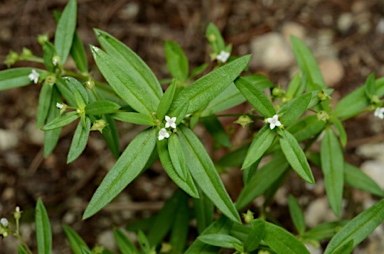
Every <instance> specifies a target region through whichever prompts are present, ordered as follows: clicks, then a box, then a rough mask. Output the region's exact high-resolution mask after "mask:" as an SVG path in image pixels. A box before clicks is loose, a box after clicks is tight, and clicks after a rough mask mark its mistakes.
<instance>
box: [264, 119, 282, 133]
mask: <svg viewBox="0 0 384 254" xmlns="http://www.w3.org/2000/svg"><path fill="white" fill-rule="evenodd" d="M267 121H268V123H269V124H270V125H269V127H270V128H271V130H273V129H274V128H275V127H276V126H281V123H280V121H279V117H278V116H277V115H274V116H273V117H271V118H268V119H267Z"/></svg>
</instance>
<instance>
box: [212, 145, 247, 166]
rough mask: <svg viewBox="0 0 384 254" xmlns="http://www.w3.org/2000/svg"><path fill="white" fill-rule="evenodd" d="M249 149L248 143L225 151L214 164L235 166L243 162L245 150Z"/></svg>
mask: <svg viewBox="0 0 384 254" xmlns="http://www.w3.org/2000/svg"><path fill="white" fill-rule="evenodd" d="M248 149H249V145H245V146H242V147H240V148H238V149H236V150H234V151H230V152H228V153H226V154H225V155H224V156H223V157H221V158H220V159H219V160H218V161H216V162H215V165H217V166H220V167H237V166H240V165H241V163H243V161H244V159H245V156H246V155H247V151H248Z"/></svg>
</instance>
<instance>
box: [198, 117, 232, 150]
mask: <svg viewBox="0 0 384 254" xmlns="http://www.w3.org/2000/svg"><path fill="white" fill-rule="evenodd" d="M200 119H201V122H202V123H203V124H204V126H205V128H206V129H207V131H208V132H209V134H211V136H212V138H213V140H214V141H215V142H216V143H217V144H219V145H221V146H224V147H227V148H231V140H230V139H229V137H228V135H227V133H226V132H225V130H224V127H223V125H222V124H221V123H220V121H219V120H218V119H217V117H216V116H214V115H212V116H208V117H204V118H200Z"/></svg>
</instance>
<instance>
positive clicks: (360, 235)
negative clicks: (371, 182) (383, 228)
mask: <svg viewBox="0 0 384 254" xmlns="http://www.w3.org/2000/svg"><path fill="white" fill-rule="evenodd" d="M383 221H384V199H382V200H380V201H379V202H377V203H376V204H375V205H373V206H371V207H370V208H369V209H367V210H366V211H364V212H362V213H360V214H359V215H357V216H356V217H355V218H353V219H352V220H351V221H349V222H348V223H347V225H345V226H344V227H343V228H342V229H341V230H340V231H339V232H338V233H337V234H336V235H335V236H334V237H332V239H331V241H330V242H329V244H328V246H327V248H326V249H325V252H324V254H330V253H333V251H335V250H336V249H337V247H339V246H342V245H344V244H345V243H347V242H349V241H351V240H353V247H355V246H357V245H358V244H359V243H361V241H363V240H364V239H365V238H366V237H367V236H368V235H369V234H370V233H371V232H372V231H373V230H375V228H376V227H378V226H379V225H380V224H381V223H383Z"/></svg>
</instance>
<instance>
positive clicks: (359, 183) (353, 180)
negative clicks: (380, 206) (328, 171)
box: [344, 163, 384, 197]
mask: <svg viewBox="0 0 384 254" xmlns="http://www.w3.org/2000/svg"><path fill="white" fill-rule="evenodd" d="M344 181H345V182H346V183H347V184H348V185H350V186H352V187H354V188H357V189H360V190H364V191H367V192H369V193H371V194H374V195H377V196H380V197H384V191H383V190H382V189H381V188H380V186H379V185H378V184H377V183H376V182H375V181H374V180H373V179H371V178H370V177H369V176H368V175H366V174H365V173H364V172H363V171H362V170H360V169H358V168H356V167H355V166H353V165H351V164H348V163H344Z"/></svg>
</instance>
